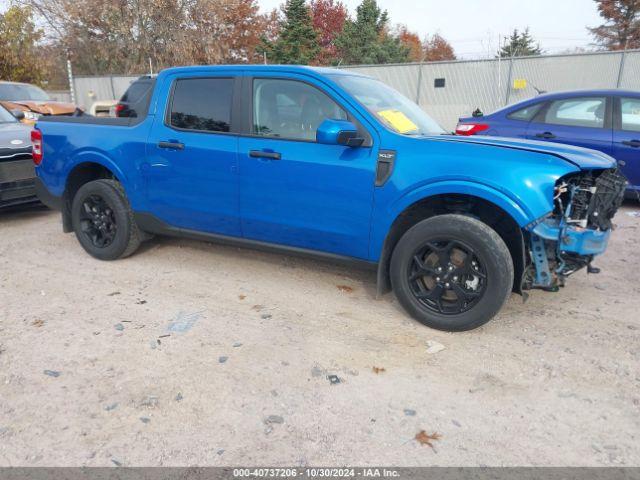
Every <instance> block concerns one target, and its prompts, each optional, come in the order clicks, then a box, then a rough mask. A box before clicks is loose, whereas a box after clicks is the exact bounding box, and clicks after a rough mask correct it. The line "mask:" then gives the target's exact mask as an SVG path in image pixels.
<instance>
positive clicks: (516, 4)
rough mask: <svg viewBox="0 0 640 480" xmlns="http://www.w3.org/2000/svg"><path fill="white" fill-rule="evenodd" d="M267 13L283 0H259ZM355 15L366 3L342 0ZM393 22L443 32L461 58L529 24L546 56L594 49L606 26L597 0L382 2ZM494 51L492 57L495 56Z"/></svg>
mask: <svg viewBox="0 0 640 480" xmlns="http://www.w3.org/2000/svg"><path fill="white" fill-rule="evenodd" d="M258 2H259V3H260V5H261V8H262V9H263V10H265V11H267V10H271V9H272V8H275V7H278V6H279V5H280V4H281V3H282V0H258ZM342 2H343V3H344V4H345V5H346V6H347V7H348V8H349V11H350V12H351V14H352V15H355V9H356V7H357V5H358V4H359V3H360V2H361V0H342ZM378 5H380V7H381V8H382V9H386V10H387V11H388V12H389V16H390V18H391V22H392V24H396V23H402V24H405V25H407V26H408V27H409V29H410V30H413V31H415V32H417V33H418V34H419V35H420V36H421V37H422V36H424V35H426V34H433V33H439V34H440V35H442V36H443V37H445V38H446V39H447V40H449V42H450V43H451V44H452V45H453V47H454V49H455V51H456V54H457V55H458V57H460V58H478V57H487V56H493V55H494V53H495V52H496V51H497V50H498V38H499V37H504V36H506V35H508V34H509V33H511V32H512V31H513V29H514V28H519V29H523V28H526V27H527V26H528V27H530V29H531V34H532V35H533V36H534V37H535V38H536V40H538V41H539V42H540V44H541V46H542V48H543V49H544V50H545V51H546V53H558V52H560V51H565V50H568V49H574V48H576V47H583V48H584V47H589V45H590V44H591V43H592V41H593V39H592V38H591V36H590V35H589V32H588V31H587V29H586V27H587V26H596V25H600V24H601V23H602V19H601V18H600V16H599V15H598V11H597V8H596V3H595V2H594V1H593V0H378ZM489 52H490V53H491V55H489Z"/></svg>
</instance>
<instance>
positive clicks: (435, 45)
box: [397, 25, 456, 62]
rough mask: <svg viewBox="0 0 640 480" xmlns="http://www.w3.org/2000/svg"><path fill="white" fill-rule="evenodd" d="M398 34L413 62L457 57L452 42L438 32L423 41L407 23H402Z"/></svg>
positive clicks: (436, 60)
mask: <svg viewBox="0 0 640 480" xmlns="http://www.w3.org/2000/svg"><path fill="white" fill-rule="evenodd" d="M397 35H398V38H399V39H400V42H401V43H402V44H403V45H404V46H405V47H407V48H408V49H409V60H410V61H411V62H439V61H443V60H455V59H456V55H455V52H454V51H453V47H452V46H451V44H450V43H449V42H447V41H446V40H445V39H444V38H443V37H442V36H441V35H439V34H437V33H436V34H434V35H432V36H431V37H427V38H425V40H424V41H422V40H420V37H419V36H418V34H416V33H414V32H412V31H410V30H409V29H408V28H407V27H406V26H405V25H400V26H399V27H398V28H397Z"/></svg>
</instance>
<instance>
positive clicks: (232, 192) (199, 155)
mask: <svg viewBox="0 0 640 480" xmlns="http://www.w3.org/2000/svg"><path fill="white" fill-rule="evenodd" d="M178 78H180V79H190V78H194V79H202V78H207V79H209V78H213V79H215V78H221V79H225V81H229V82H232V84H233V83H236V84H239V81H236V80H235V79H236V78H237V77H236V76H230V75H229V73H228V72H226V73H225V72H221V73H220V74H216V73H209V74H202V73H200V72H195V73H183V74H172V75H165V76H164V77H163V78H162V79H159V80H158V84H159V85H158V88H159V90H160V91H162V92H164V94H163V95H162V96H161V97H160V98H158V101H157V105H156V112H157V113H156V115H155V121H154V123H153V126H152V127H151V131H150V134H149V138H148V146H147V157H146V160H145V162H144V163H143V170H142V174H143V177H144V180H145V184H146V199H147V208H146V211H147V212H148V213H151V214H153V215H155V216H156V217H157V218H159V219H161V220H162V221H164V222H166V223H168V224H170V225H174V226H176V227H181V228H188V229H192V230H199V231H203V232H211V233H218V234H223V235H232V236H240V235H241V231H240V220H239V208H238V195H239V192H238V175H237V171H238V136H237V134H236V133H217V132H216V133H214V132H204V131H202V132H201V131H195V130H179V129H176V128H173V127H171V126H170V125H169V121H168V118H167V111H168V109H169V106H170V101H171V95H172V89H173V88H172V87H173V85H174V82H175V81H176V80H177V79H178ZM234 91H235V88H234ZM235 94H236V95H238V92H236V93H235ZM230 102H232V99H230ZM232 104H233V102H232ZM233 113H234V112H233V108H232V117H233V116H234V115H233ZM234 120H235V119H233V118H232V123H233V121H234ZM167 143H169V144H175V145H177V146H180V148H166V145H167Z"/></svg>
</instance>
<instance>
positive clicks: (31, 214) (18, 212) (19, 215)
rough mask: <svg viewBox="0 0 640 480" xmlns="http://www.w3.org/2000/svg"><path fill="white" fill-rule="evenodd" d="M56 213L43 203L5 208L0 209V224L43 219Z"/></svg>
mask: <svg viewBox="0 0 640 480" xmlns="http://www.w3.org/2000/svg"><path fill="white" fill-rule="evenodd" d="M54 213H55V212H54V211H53V210H50V209H49V208H47V207H46V206H44V205H43V204H41V203H30V204H27V205H16V206H13V207H4V208H1V209H0V224H6V223H10V222H16V221H23V220H25V219H31V218H41V217H44V216H46V215H52V214H54Z"/></svg>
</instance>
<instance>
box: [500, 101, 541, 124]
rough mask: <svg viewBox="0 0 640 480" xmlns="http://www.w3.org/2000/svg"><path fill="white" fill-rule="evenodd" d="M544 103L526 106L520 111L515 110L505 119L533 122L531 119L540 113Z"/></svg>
mask: <svg viewBox="0 0 640 480" xmlns="http://www.w3.org/2000/svg"><path fill="white" fill-rule="evenodd" d="M542 105H544V103H542V102H541V103H534V104H533V105H528V106H526V107H524V108H521V109H520V110H516V111H515V112H511V113H510V114H509V115H507V118H510V119H511V120H522V121H524V122H530V121H531V120H533V117H535V116H536V114H537V113H538V112H539V111H540V109H541V108H542Z"/></svg>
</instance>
